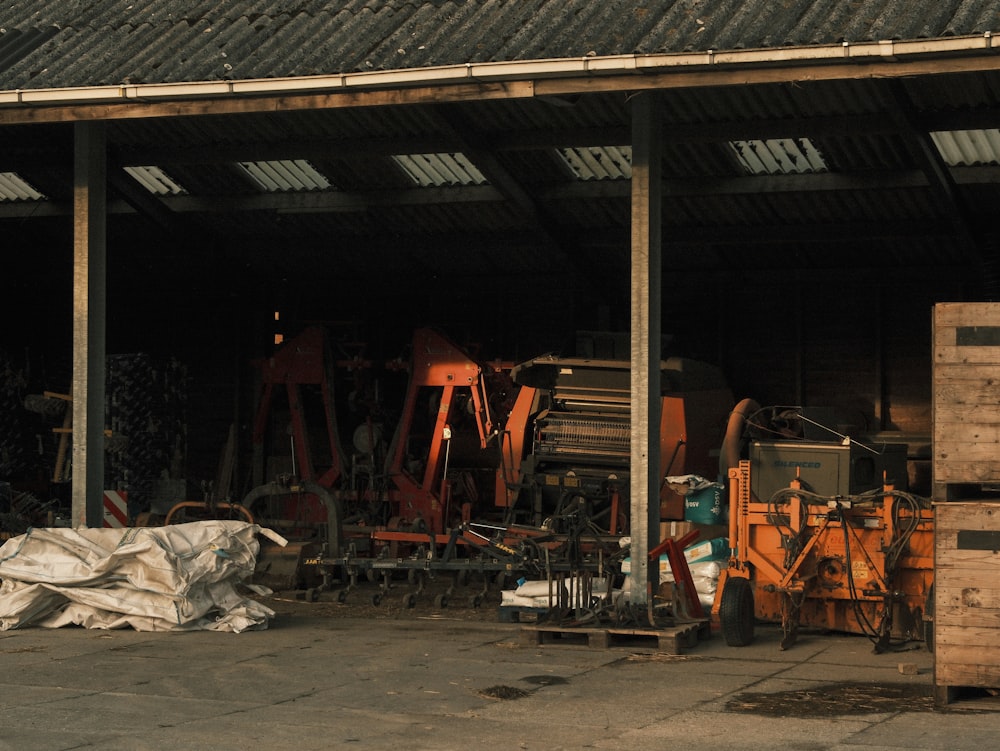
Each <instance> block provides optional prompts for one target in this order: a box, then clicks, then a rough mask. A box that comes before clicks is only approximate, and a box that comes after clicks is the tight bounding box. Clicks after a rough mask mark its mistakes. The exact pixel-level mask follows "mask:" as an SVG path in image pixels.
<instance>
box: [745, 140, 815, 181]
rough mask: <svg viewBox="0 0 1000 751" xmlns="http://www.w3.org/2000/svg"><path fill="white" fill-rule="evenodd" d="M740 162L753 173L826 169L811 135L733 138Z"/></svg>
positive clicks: (765, 173)
mask: <svg viewBox="0 0 1000 751" xmlns="http://www.w3.org/2000/svg"><path fill="white" fill-rule="evenodd" d="M729 146H730V147H731V148H732V150H733V152H734V153H735V154H736V158H737V159H738V160H739V161H740V164H742V165H743V167H744V168H745V169H746V170H747V172H749V173H750V174H752V175H788V174H803V173H807V172H826V171H827V166H826V162H825V161H823V156H822V155H821V154H820V153H819V150H818V149H817V148H816V147H815V146H814V145H813V144H812V142H811V141H810V140H809V139H808V138H772V139H768V140H766V141H730V142H729Z"/></svg>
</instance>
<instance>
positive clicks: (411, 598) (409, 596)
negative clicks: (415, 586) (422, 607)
mask: <svg viewBox="0 0 1000 751" xmlns="http://www.w3.org/2000/svg"><path fill="white" fill-rule="evenodd" d="M416 604H417V596H416V595H415V594H413V592H407V593H406V594H405V595H403V607H404V608H412V607H415V606H416Z"/></svg>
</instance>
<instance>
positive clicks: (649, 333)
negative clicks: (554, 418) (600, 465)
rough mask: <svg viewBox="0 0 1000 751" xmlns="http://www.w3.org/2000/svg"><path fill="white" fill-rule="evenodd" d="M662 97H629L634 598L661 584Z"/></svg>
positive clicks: (642, 598)
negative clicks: (655, 552)
mask: <svg viewBox="0 0 1000 751" xmlns="http://www.w3.org/2000/svg"><path fill="white" fill-rule="evenodd" d="M658 105H659V97H658V95H657V94H656V93H654V92H643V93H640V94H638V95H636V96H635V98H634V99H633V100H632V280H631V289H632V292H631V297H632V313H631V351H632V393H631V402H632V412H631V416H632V440H631V451H632V457H631V467H632V471H631V475H630V477H631V480H630V494H631V508H630V514H631V516H630V534H631V537H632V548H631V552H630V556H631V559H632V573H631V576H632V587H631V593H630V595H629V599H630V601H631V602H632V603H633V604H646V603H648V602H649V598H650V591H654V592H655V590H656V588H657V587H658V585H659V562H656V563H655V564H651V562H650V561H649V551H650V550H652V549H653V548H655V547H656V546H657V544H659V531H660V472H661V469H660V446H659V437H660V436H659V430H660V409H661V405H660V326H661V324H660V294H661V289H660V288H661V278H660V277H661V273H662V266H663V261H662V256H661V243H660V239H661V238H660V215H661V201H662V198H661V190H660V183H661V172H662V167H661V152H662V143H661V142H662V135H661V127H660V117H659V106H658Z"/></svg>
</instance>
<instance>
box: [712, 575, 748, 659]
mask: <svg viewBox="0 0 1000 751" xmlns="http://www.w3.org/2000/svg"><path fill="white" fill-rule="evenodd" d="M719 622H720V624H721V626H722V635H723V637H725V640H726V644H727V645H728V646H730V647H745V646H747V645H748V644H750V642H752V641H753V629H754V607H753V587H752V586H751V584H750V580H749V579H744V578H743V577H742V576H732V577H729V578H727V579H726V584H725V586H723V588H722V600H721V602H720V603H719Z"/></svg>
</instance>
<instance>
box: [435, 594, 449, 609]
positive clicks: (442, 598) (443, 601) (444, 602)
mask: <svg viewBox="0 0 1000 751" xmlns="http://www.w3.org/2000/svg"><path fill="white" fill-rule="evenodd" d="M434 607H436V608H437V609H438V610H441V609H442V608H446V607H448V595H438V596H437V597H435V598H434Z"/></svg>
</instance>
